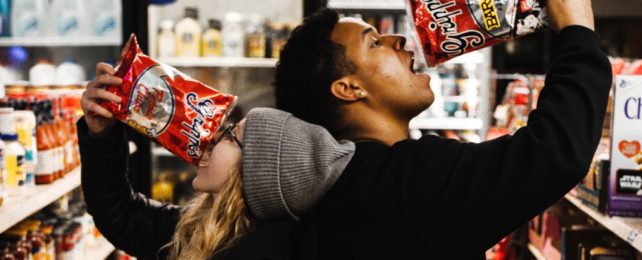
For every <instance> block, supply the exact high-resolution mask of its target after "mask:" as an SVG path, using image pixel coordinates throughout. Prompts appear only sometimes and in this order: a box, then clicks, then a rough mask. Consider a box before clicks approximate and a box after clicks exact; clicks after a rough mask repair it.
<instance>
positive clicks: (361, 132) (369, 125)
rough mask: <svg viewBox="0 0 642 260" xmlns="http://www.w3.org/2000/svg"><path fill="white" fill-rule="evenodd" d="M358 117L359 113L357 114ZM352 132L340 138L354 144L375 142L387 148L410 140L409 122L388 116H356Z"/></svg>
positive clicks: (349, 131)
mask: <svg viewBox="0 0 642 260" xmlns="http://www.w3.org/2000/svg"><path fill="white" fill-rule="evenodd" d="M356 115H358V113H357V114H356ZM349 120H350V121H351V122H350V125H351V126H352V127H351V128H350V130H348V131H346V132H345V133H343V134H341V135H340V136H339V138H341V139H348V140H351V141H354V142H359V141H375V142H380V143H383V144H385V145H387V146H392V145H393V144H395V143H397V142H399V141H401V140H405V139H408V120H405V119H401V118H395V117H386V116H355V117H353V118H351V119H349Z"/></svg>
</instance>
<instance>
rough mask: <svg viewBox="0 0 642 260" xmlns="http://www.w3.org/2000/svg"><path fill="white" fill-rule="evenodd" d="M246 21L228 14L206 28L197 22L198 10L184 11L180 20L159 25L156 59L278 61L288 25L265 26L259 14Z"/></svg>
mask: <svg viewBox="0 0 642 260" xmlns="http://www.w3.org/2000/svg"><path fill="white" fill-rule="evenodd" d="M245 20H246V19H245V18H244V17H243V16H242V15H241V14H238V13H234V12H230V13H227V14H226V15H225V18H224V20H223V22H221V20H220V19H209V20H208V24H207V27H206V28H205V29H204V30H203V27H202V26H201V24H200V23H199V22H198V9H197V8H195V7H187V8H185V13H184V16H183V18H182V19H181V20H180V21H178V22H177V23H176V25H174V21H172V20H163V21H161V22H160V28H159V33H158V57H161V58H165V57H236V58H240V57H249V58H278V57H279V51H280V50H281V47H282V46H283V45H284V44H285V41H286V40H287V38H288V37H289V34H290V28H291V26H290V25H288V24H283V23H268V22H266V20H265V19H264V18H263V17H261V16H259V15H256V14H255V15H252V16H251V17H250V19H249V22H248V23H247V25H244V22H245Z"/></svg>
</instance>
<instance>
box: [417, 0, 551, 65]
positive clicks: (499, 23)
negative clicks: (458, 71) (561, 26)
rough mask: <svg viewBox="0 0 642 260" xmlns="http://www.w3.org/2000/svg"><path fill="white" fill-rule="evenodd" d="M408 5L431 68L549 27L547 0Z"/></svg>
mask: <svg viewBox="0 0 642 260" xmlns="http://www.w3.org/2000/svg"><path fill="white" fill-rule="evenodd" d="M407 1H408V12H409V17H411V18H412V21H413V23H414V28H415V30H416V32H417V37H418V38H419V42H420V44H421V50H422V51H423V54H424V56H425V57H426V62H427V63H428V65H429V66H431V67H433V66H436V65H438V64H440V63H443V62H445V61H447V60H449V59H452V58H454V57H457V56H459V55H462V54H464V53H468V52H471V51H474V50H478V49H481V48H484V47H486V46H491V45H495V44H498V43H502V42H505V41H508V40H510V39H513V38H515V37H519V36H523V35H526V34H530V33H533V32H535V31H537V30H539V29H541V28H544V27H546V26H548V20H547V14H546V8H545V6H544V3H545V1H544V0H407Z"/></svg>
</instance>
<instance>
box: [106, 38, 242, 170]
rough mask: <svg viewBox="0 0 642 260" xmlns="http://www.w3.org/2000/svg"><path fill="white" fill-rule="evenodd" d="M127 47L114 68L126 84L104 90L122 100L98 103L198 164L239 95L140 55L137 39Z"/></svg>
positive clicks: (187, 160)
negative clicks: (118, 102)
mask: <svg viewBox="0 0 642 260" xmlns="http://www.w3.org/2000/svg"><path fill="white" fill-rule="evenodd" d="M125 48H126V49H125V50H124V51H123V54H122V57H121V58H122V60H121V63H120V65H119V67H118V68H117V70H116V76H118V77H121V78H122V79H123V83H122V85H119V86H118V85H112V86H107V87H106V88H105V89H106V90H107V91H109V92H111V93H114V94H116V95H118V96H120V97H121V98H122V102H121V103H120V104H116V103H114V102H109V101H103V102H101V104H100V105H101V106H103V107H105V108H106V109H107V110H109V111H111V112H112V113H113V114H114V117H116V118H117V119H118V120H120V121H121V122H123V123H125V124H127V125H128V126H130V127H132V128H134V129H135V130H136V131H138V132H141V133H143V134H145V135H147V136H148V137H149V138H151V139H152V140H153V141H154V142H156V143H158V144H160V145H161V146H163V147H165V148H166V149H167V150H169V151H170V152H172V153H173V154H175V155H177V156H178V157H180V158H181V159H183V160H185V161H186V162H188V163H190V164H193V165H198V162H199V160H200V159H201V156H202V155H203V154H204V152H205V149H206V147H207V146H208V144H209V143H210V142H211V141H212V138H213V136H214V134H215V133H216V131H217V130H218V128H219V126H221V125H222V123H223V122H224V121H225V119H226V118H227V116H228V115H229V114H230V112H231V111H232V109H233V108H234V106H235V105H236V100H237V98H236V96H234V95H229V94H225V93H221V92H219V91H217V90H216V89H214V88H212V87H210V86H207V85H205V84H203V83H201V82H199V81H197V80H194V79H192V78H191V77H189V76H187V75H185V74H183V73H181V72H180V71H178V70H176V69H175V68H173V67H171V66H168V65H166V64H162V63H159V62H157V61H155V60H153V59H151V58H150V57H148V56H147V55H145V54H143V53H142V51H141V50H140V48H139V46H138V42H137V40H136V37H135V36H134V35H132V36H131V37H130V39H129V41H128V43H127V45H126V47H125Z"/></svg>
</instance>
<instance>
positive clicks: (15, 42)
mask: <svg viewBox="0 0 642 260" xmlns="http://www.w3.org/2000/svg"><path fill="white" fill-rule="evenodd" d="M121 42H122V39H121V37H120V36H110V37H53V36H51V37H47V36H42V37H0V47H9V46H24V47H61V46H65V47H79V46H120V44H121Z"/></svg>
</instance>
